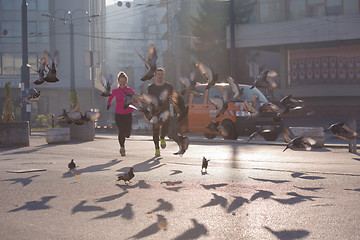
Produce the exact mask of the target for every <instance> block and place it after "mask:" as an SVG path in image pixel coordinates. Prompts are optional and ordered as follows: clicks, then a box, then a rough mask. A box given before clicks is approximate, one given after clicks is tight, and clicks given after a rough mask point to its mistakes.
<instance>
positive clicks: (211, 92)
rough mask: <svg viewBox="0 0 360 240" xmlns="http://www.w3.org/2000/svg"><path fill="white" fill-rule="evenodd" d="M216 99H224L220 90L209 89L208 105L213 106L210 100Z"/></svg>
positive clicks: (215, 88)
mask: <svg viewBox="0 0 360 240" xmlns="http://www.w3.org/2000/svg"><path fill="white" fill-rule="evenodd" d="M214 97H219V98H223V95H222V93H221V91H220V89H219V88H217V87H212V88H210V89H209V93H208V100H207V104H212V103H211V102H210V100H209V99H210V98H214Z"/></svg>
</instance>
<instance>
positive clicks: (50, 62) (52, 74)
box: [44, 49, 59, 83]
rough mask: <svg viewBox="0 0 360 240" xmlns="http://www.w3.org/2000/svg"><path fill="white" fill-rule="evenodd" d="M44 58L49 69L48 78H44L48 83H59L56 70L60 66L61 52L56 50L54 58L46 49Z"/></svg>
mask: <svg viewBox="0 0 360 240" xmlns="http://www.w3.org/2000/svg"><path fill="white" fill-rule="evenodd" d="M44 58H45V62H46V65H47V67H48V68H49V72H48V74H47V75H46V77H45V78H44V79H45V81H46V82H51V83H54V82H58V81H59V79H58V78H57V76H56V70H57V66H58V65H59V51H58V50H56V51H55V53H54V57H53V58H52V57H51V55H50V54H49V53H48V52H47V51H46V49H45V50H44Z"/></svg>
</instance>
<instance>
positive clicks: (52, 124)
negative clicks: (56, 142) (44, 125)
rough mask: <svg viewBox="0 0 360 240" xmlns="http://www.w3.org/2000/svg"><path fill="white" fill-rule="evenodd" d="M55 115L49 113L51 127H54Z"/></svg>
mask: <svg viewBox="0 0 360 240" xmlns="http://www.w3.org/2000/svg"><path fill="white" fill-rule="evenodd" d="M54 117H55V115H54V114H51V128H54V127H55V120H54Z"/></svg>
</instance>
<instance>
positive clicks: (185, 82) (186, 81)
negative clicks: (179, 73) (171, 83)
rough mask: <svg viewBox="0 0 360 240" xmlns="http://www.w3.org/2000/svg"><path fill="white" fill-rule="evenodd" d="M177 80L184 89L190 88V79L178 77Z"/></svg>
mask: <svg viewBox="0 0 360 240" xmlns="http://www.w3.org/2000/svg"><path fill="white" fill-rule="evenodd" d="M179 80H180V82H181V84H182V85H183V86H184V87H185V88H186V89H188V88H189V87H190V79H188V78H187V77H180V78H179Z"/></svg>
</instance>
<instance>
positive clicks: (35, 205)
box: [8, 196, 56, 212]
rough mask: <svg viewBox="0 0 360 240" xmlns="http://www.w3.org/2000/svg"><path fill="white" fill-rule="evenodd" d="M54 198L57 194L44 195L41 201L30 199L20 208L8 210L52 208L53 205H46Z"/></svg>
mask: <svg viewBox="0 0 360 240" xmlns="http://www.w3.org/2000/svg"><path fill="white" fill-rule="evenodd" d="M53 198H56V196H46V197H42V198H41V200H40V201H29V202H26V203H25V204H24V205H23V206H21V207H19V208H15V209H13V210H10V211H8V212H18V211H21V210H28V211H35V210H46V209H50V208H51V206H48V205H46V203H47V202H49V201H50V200H51V199H53Z"/></svg>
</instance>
